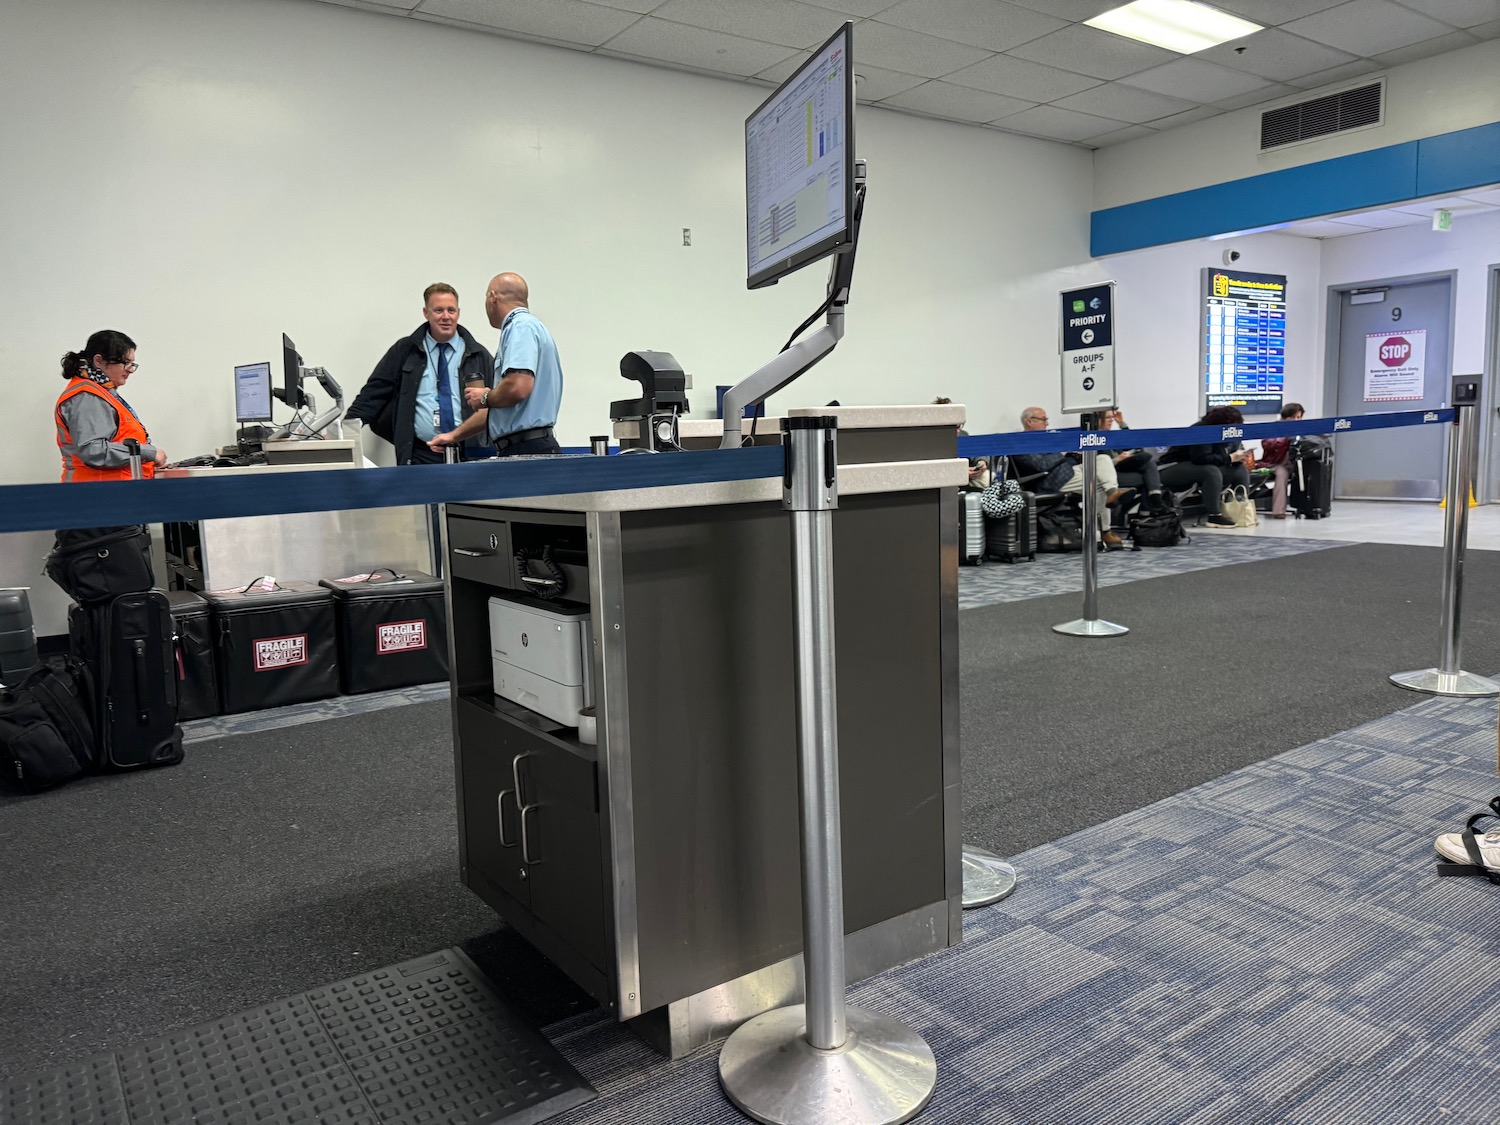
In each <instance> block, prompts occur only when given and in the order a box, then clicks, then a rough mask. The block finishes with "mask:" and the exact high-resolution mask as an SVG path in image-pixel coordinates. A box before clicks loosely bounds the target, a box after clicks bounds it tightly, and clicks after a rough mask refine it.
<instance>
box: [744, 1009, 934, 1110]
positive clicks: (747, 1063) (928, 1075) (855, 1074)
mask: <svg viewBox="0 0 1500 1125" xmlns="http://www.w3.org/2000/svg"><path fill="white" fill-rule="evenodd" d="M844 1019H845V1026H846V1027H847V1028H848V1037H847V1038H846V1039H845V1040H844V1045H843V1046H842V1047H839V1048H838V1049H836V1050H832V1051H820V1050H818V1049H817V1048H815V1047H813V1046H812V1045H811V1044H810V1043H808V1041H807V1014H806V1008H805V1007H804V1006H803V1005H801V1004H794V1005H792V1006H791V1007H787V1008H778V1009H776V1010H775V1011H773V1012H765V1013H763V1014H762V1015H759V1016H756V1017H755V1018H754V1019H752V1020H750V1021H749V1022H748V1023H744V1024H741V1025H740V1027H739V1028H738V1029H737V1030H736V1031H735V1032H734V1034H733V1035H731V1036H730V1037H729V1039H728V1041H727V1042H725V1044H724V1048H723V1050H722V1051H721V1052H720V1053H719V1081H720V1082H721V1083H722V1084H723V1086H724V1093H726V1094H727V1095H729V1100H730V1101H732V1102H733V1103H734V1104H735V1105H736V1106H738V1107H739V1109H740V1110H741V1111H742V1112H744V1113H745V1114H747V1115H748V1116H750V1117H751V1118H753V1119H755V1120H756V1121H760V1122H764V1123H765V1125H897V1123H898V1122H901V1121H909V1120H911V1119H912V1118H913V1117H915V1116H916V1115H917V1114H919V1113H921V1112H922V1109H923V1107H925V1106H926V1105H927V1101H928V1099H929V1098H931V1097H932V1091H933V1087H934V1086H936V1085H937V1060H936V1059H935V1058H933V1055H932V1049H931V1048H930V1047H928V1046H927V1043H926V1041H925V1040H924V1039H923V1038H922V1037H921V1036H920V1035H918V1034H917V1033H916V1032H915V1031H912V1030H911V1029H910V1028H908V1027H906V1026H905V1025H904V1024H901V1023H898V1022H896V1021H895V1020H892V1019H888V1018H887V1017H885V1016H881V1015H877V1014H875V1013H874V1012H869V1011H866V1010H864V1009H863V1008H853V1007H851V1008H847V1009H845V1014H844Z"/></svg>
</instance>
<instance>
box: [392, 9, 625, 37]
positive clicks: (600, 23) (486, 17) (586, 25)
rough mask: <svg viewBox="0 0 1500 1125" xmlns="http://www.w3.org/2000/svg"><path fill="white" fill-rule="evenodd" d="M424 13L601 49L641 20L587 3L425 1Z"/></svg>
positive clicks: (479, 25)
mask: <svg viewBox="0 0 1500 1125" xmlns="http://www.w3.org/2000/svg"><path fill="white" fill-rule="evenodd" d="M420 14H422V15H427V16H443V17H445V18H447V19H452V20H462V21H463V22H465V23H468V24H473V25H475V26H477V27H493V28H495V29H496V30H497V31H515V32H519V33H521V34H523V35H541V36H545V37H546V38H548V39H555V40H559V41H561V42H563V43H579V44H582V45H585V46H589V47H597V46H599V44H601V43H603V42H605V41H606V40H608V39H609V38H610V37H611V36H613V35H617V34H619V33H620V32H621V31H623V30H624V29H625V28H627V27H629V26H630V25H631V24H632V23H634V22H635V21H636V20H637V19H639V18H640V17H639V16H637V15H635V14H634V13H631V12H618V11H615V10H613V9H611V8H601V7H600V6H599V5H597V4H586V3H584V2H583V0H424V2H423V4H422V7H421V9H420Z"/></svg>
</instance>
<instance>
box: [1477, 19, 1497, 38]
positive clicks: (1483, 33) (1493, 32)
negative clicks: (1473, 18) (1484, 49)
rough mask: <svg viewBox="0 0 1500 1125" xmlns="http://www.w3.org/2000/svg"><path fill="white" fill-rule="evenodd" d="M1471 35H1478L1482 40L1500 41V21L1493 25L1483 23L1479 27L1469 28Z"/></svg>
mask: <svg viewBox="0 0 1500 1125" xmlns="http://www.w3.org/2000/svg"><path fill="white" fill-rule="evenodd" d="M1469 34H1470V35H1477V36H1479V38H1481V39H1500V20H1495V21H1494V22H1493V23H1482V24H1480V25H1479V26H1478V27H1471V28H1469Z"/></svg>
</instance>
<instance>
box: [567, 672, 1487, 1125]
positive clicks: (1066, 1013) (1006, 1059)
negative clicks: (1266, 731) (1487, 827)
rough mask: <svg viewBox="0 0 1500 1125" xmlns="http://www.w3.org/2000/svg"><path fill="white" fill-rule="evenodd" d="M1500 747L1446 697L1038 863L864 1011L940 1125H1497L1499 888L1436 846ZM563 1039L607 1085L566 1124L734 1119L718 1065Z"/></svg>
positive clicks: (1126, 822)
mask: <svg viewBox="0 0 1500 1125" xmlns="http://www.w3.org/2000/svg"><path fill="white" fill-rule="evenodd" d="M1495 739H1496V707H1495V703H1494V701H1493V700H1453V699H1433V700H1429V701H1425V702H1423V703H1420V704H1418V705H1417V706H1415V707H1411V708H1408V709H1407V710H1405V711H1402V712H1399V713H1397V714H1396V715H1392V716H1388V717H1386V718H1383V719H1379V720H1377V721H1375V722H1371V723H1368V724H1365V725H1364V726H1362V727H1359V728H1357V729H1356V730H1353V731H1347V732H1344V733H1343V734H1340V735H1338V736H1336V737H1333V738H1329V739H1324V740H1322V741H1320V742H1317V743H1313V744H1311V745H1309V746H1305V747H1302V748H1300V749H1297V750H1294V751H1291V752H1290V753H1287V754H1284V755H1281V756H1280V757H1277V758H1273V759H1271V760H1269V761H1266V762H1261V763H1258V764H1256V765H1254V766H1250V767H1247V768H1245V769H1242V770H1238V771H1235V772H1234V773H1231V774H1228V775H1226V776H1224V777H1221V778H1218V779H1215V780H1214V781H1211V782H1209V783H1207V784H1204V785H1200V786H1198V787H1196V788H1194V789H1190V790H1188V791H1186V792H1184V793H1181V794H1178V795H1177V796H1174V797H1171V798H1168V799H1167V800H1164V801H1161V802H1158V803H1157V804H1155V805H1151V806H1148V807H1147V808H1143V809H1140V810H1137V811H1135V812H1132V813H1129V814H1127V815H1125V816H1121V817H1119V818H1117V819H1115V820H1113V821H1109V822H1107V823H1105V824H1101V825H1097V826H1095V827H1092V828H1088V829H1085V830H1083V831H1081V832H1078V833H1075V834H1074V835H1072V836H1069V837H1066V838H1065V839H1062V840H1059V841H1056V842H1054V843H1051V844H1046V845H1043V846H1041V847H1038V848H1034V849H1032V850H1031V851H1028V852H1026V853H1024V854H1022V855H1020V856H1017V857H1015V858H1014V862H1015V864H1016V866H1017V868H1018V869H1019V871H1020V876H1021V881H1020V884H1019V886H1018V887H1017V890H1016V892H1015V893H1014V894H1013V895H1012V896H1011V897H1010V898H1008V899H1006V900H1004V901H1002V902H1000V903H998V904H997V905H995V906H993V907H989V908H986V909H982V910H977V911H970V912H968V913H967V914H966V915H965V932H964V942H963V944H962V945H961V946H960V947H959V948H957V949H953V950H948V951H945V952H944V953H941V954H938V955H936V956H932V957H928V958H926V959H924V960H921V961H917V962H914V963H912V964H910V965H907V966H905V967H903V968H900V969H896V970H893V971H891V972H888V973H884V974H882V975H880V976H879V977H876V978H874V979H873V980H870V981H865V982H863V983H861V984H859V985H857V986H855V987H854V988H852V989H851V990H850V996H849V999H850V1003H852V1004H858V1005H860V1006H863V1007H867V1008H870V1009H872V1010H875V1011H879V1012H882V1013H884V1014H887V1015H890V1016H892V1017H895V1018H897V1019H900V1020H902V1021H904V1022H905V1023H906V1024H907V1025H908V1026H910V1027H912V1028H914V1029H916V1030H917V1031H919V1032H920V1033H921V1034H922V1035H923V1037H924V1038H925V1039H926V1040H927V1043H928V1045H929V1046H931V1047H932V1049H933V1051H934V1053H935V1055H936V1056H937V1059H938V1075H939V1077H938V1086H937V1090H936V1092H935V1094H934V1096H933V1099H932V1101H931V1103H930V1104H929V1105H928V1107H927V1109H926V1110H925V1111H924V1112H923V1113H922V1115H921V1116H920V1117H919V1118H918V1119H917V1120H919V1121H921V1122H925V1123H939V1122H941V1123H955V1125H956V1123H960V1122H962V1123H964V1125H975V1123H988V1125H1076V1123H1079V1122H1088V1123H1089V1125H1114V1123H1118V1125H1185V1123H1189V1122H1191V1123H1193V1125H1244V1123H1257V1125H1259V1123H1264V1125H1273V1123H1274V1125H1282V1123H1293V1125H1346V1123H1348V1122H1359V1123H1360V1125H1370V1123H1389V1125H1415V1123H1427V1122H1434V1123H1436V1122H1444V1123H1455V1125H1458V1123H1462V1125H1494V1123H1495V1122H1497V1121H1500V910H1497V909H1496V907H1497V906H1500V888H1495V887H1491V886H1490V885H1489V884H1488V883H1485V882H1484V881H1483V880H1477V879H1438V878H1437V877H1436V876H1435V874H1434V873H1433V869H1432V840H1433V837H1434V836H1435V835H1436V834H1437V833H1438V832H1440V831H1448V830H1453V829H1455V828H1457V827H1460V826H1461V825H1462V823H1463V820H1464V819H1465V818H1466V817H1467V816H1468V815H1469V814H1470V813H1471V812H1475V811H1478V810H1479V809H1481V808H1483V806H1484V803H1485V802H1486V801H1487V800H1488V799H1489V797H1490V796H1492V795H1493V794H1494V793H1495V792H1497V791H1500V781H1497V779H1496V776H1495ZM551 1033H552V1037H553V1038H554V1041H556V1042H557V1044H558V1046H559V1047H560V1049H561V1050H562V1051H563V1053H564V1054H565V1055H566V1056H567V1057H568V1058H569V1060H570V1061H572V1062H573V1063H574V1065H576V1066H577V1067H578V1068H579V1069H580V1070H581V1071H582V1072H583V1074H584V1075H585V1077H586V1078H588V1079H589V1080H590V1081H592V1082H593V1083H594V1084H595V1085H596V1087H597V1088H598V1089H599V1090H600V1094H601V1097H600V1100H599V1101H598V1102H596V1103H594V1104H593V1105H591V1106H585V1107H582V1108H580V1109H579V1110H576V1111H573V1112H572V1113H570V1114H568V1115H566V1116H565V1117H563V1118H561V1119H560V1120H561V1121H562V1122H565V1123H566V1125H583V1123H589V1125H595V1123H597V1125H604V1123H606V1122H609V1123H613V1122H618V1121H632V1122H640V1123H642V1125H658V1123H659V1125H669V1123H670V1125H677V1123H679V1122H682V1121H693V1122H702V1123H704V1125H717V1123H721V1122H722V1123H729V1122H736V1123H737V1122H740V1121H743V1120H744V1118H743V1117H742V1116H741V1115H740V1114H739V1113H738V1111H737V1110H735V1109H734V1108H733V1107H732V1106H731V1105H730V1104H729V1103H728V1102H727V1100H726V1099H725V1098H724V1096H723V1094H722V1093H721V1091H720V1089H719V1087H718V1081H717V1048H714V1047H710V1048H705V1049H704V1050H702V1051H699V1052H697V1053H695V1054H694V1055H692V1056H690V1057H689V1058H687V1059H683V1060H679V1061H678V1062H676V1063H668V1062H665V1061H663V1060H661V1059H660V1058H657V1057H654V1056H652V1055H651V1053H650V1052H649V1051H648V1050H647V1049H646V1048H645V1047H644V1046H642V1045H641V1044H640V1043H639V1042H637V1041H635V1040H634V1039H633V1037H632V1036H631V1035H630V1033H628V1032H627V1031H625V1030H624V1029H623V1028H620V1027H618V1026H617V1025H614V1024H611V1023H610V1022H609V1021H608V1020H606V1019H603V1018H602V1017H600V1016H599V1015H598V1014H597V1013H590V1014H586V1015H583V1016H579V1017H576V1018H575V1019H574V1020H572V1021H570V1022H569V1023H566V1024H562V1025H558V1026H556V1027H554V1028H552V1029H551Z"/></svg>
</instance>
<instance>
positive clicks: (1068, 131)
mask: <svg viewBox="0 0 1500 1125" xmlns="http://www.w3.org/2000/svg"><path fill="white" fill-rule="evenodd" d="M998 124H999V125H1000V127H1001V128H1002V129H1013V130H1016V131H1018V132H1022V133H1030V134H1031V135H1032V136H1034V137H1050V138H1052V139H1053V140H1059V141H1081V140H1084V139H1085V138H1087V137H1097V136H1099V135H1100V134H1103V133H1108V132H1111V131H1112V130H1113V129H1114V128H1115V127H1116V126H1117V125H1119V122H1118V121H1111V120H1109V119H1108V118H1106V117H1095V116H1094V115H1093V114H1091V113H1074V112H1073V111H1072V110H1071V109H1058V108H1057V107H1056V106H1053V105H1039V106H1037V107H1036V108H1035V109H1026V110H1022V111H1021V112H1020V113H1017V114H1014V115H1012V116H1010V117H1007V118H1004V119H1003V120H1001V121H1000V122H998Z"/></svg>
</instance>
